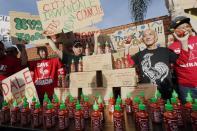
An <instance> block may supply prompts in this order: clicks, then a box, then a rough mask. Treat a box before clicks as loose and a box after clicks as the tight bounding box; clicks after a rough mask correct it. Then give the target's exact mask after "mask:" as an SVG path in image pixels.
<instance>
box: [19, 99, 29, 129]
mask: <svg viewBox="0 0 197 131" xmlns="http://www.w3.org/2000/svg"><path fill="white" fill-rule="evenodd" d="M30 121H31V111H30V109H29V104H28V102H27V101H26V100H25V101H24V102H23V107H22V109H21V125H22V126H27V125H29V124H30Z"/></svg>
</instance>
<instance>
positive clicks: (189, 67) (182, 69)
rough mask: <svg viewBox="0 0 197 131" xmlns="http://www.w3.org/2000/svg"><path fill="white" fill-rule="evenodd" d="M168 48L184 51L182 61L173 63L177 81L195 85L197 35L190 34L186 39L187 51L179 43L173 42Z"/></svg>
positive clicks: (196, 79) (184, 84) (186, 84)
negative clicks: (176, 63)
mask: <svg viewBox="0 0 197 131" xmlns="http://www.w3.org/2000/svg"><path fill="white" fill-rule="evenodd" d="M168 48H170V49H172V50H173V51H174V52H175V53H177V54H180V53H181V52H183V53H184V55H185V58H184V62H183V63H179V64H178V65H175V71H176V74H177V77H178V83H179V84H181V85H183V86H188V87H197V36H191V37H189V39H188V48H189V50H188V52H186V51H183V50H181V43H180V42H179V41H176V42H174V43H173V44H171V45H170V46H169V47H168Z"/></svg>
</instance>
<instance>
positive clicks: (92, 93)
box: [83, 87, 112, 105]
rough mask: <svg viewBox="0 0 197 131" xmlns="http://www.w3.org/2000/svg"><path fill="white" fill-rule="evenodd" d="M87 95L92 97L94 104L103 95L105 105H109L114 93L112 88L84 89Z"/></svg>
mask: <svg viewBox="0 0 197 131" xmlns="http://www.w3.org/2000/svg"><path fill="white" fill-rule="evenodd" d="M83 92H84V94H85V95H88V96H89V97H90V101H91V102H92V103H94V100H95V97H98V96H99V95H101V98H102V99H103V100H104V103H105V104H106V105H107V104H108V100H109V94H110V93H111V92H112V88H103V87H98V88H83Z"/></svg>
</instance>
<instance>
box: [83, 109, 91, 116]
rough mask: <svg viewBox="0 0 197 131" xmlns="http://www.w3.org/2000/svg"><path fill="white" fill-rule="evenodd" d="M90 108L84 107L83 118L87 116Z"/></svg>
mask: <svg viewBox="0 0 197 131" xmlns="http://www.w3.org/2000/svg"><path fill="white" fill-rule="evenodd" d="M89 116H90V110H89V108H88V107H84V118H89Z"/></svg>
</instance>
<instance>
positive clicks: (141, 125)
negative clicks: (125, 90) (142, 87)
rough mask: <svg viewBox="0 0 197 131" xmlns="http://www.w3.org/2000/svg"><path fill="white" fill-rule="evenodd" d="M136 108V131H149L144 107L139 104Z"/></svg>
mask: <svg viewBox="0 0 197 131" xmlns="http://www.w3.org/2000/svg"><path fill="white" fill-rule="evenodd" d="M138 108H139V111H138V112H137V113H136V128H137V131H149V120H148V113H147V112H146V106H145V105H144V104H143V103H142V102H141V103H140V104H139V107H138Z"/></svg>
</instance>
